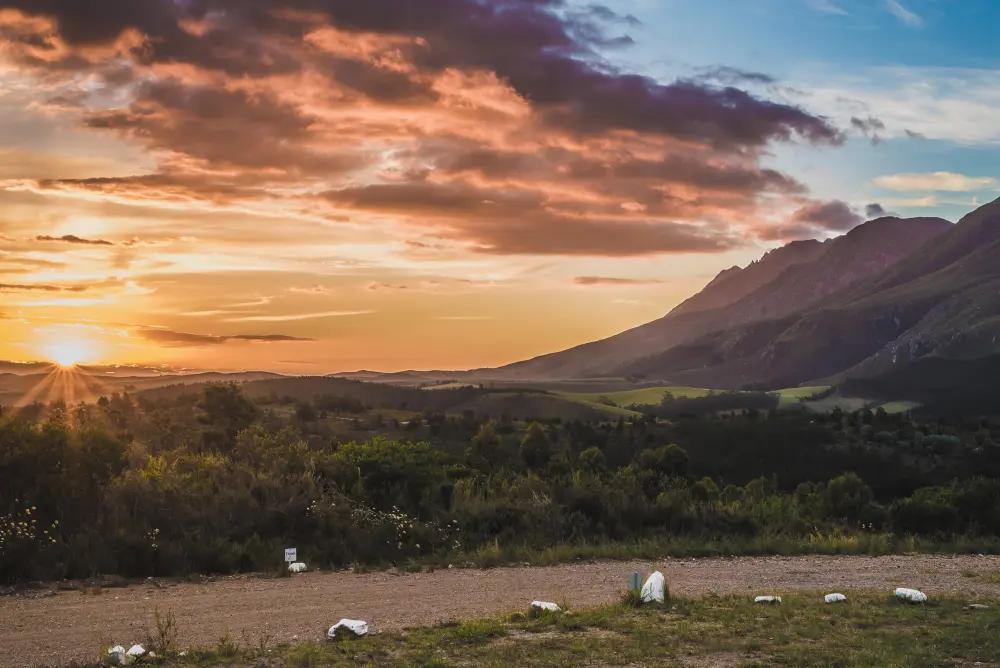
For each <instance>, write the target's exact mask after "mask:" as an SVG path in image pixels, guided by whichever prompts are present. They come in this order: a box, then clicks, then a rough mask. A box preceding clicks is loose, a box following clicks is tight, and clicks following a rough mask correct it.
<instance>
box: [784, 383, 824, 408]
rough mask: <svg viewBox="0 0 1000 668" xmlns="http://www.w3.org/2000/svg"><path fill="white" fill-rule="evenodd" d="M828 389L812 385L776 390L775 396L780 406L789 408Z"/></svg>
mask: <svg viewBox="0 0 1000 668" xmlns="http://www.w3.org/2000/svg"><path fill="white" fill-rule="evenodd" d="M829 389H830V386H829V385H814V386H812V387H788V388H785V389H784V390H778V391H777V392H775V394H777V395H778V399H779V400H780V404H779V405H780V406H789V405H792V404H797V403H799V402H801V401H802V400H803V399H808V398H809V397H813V396H816V395H817V394H820V393H821V392H826V391H827V390H829Z"/></svg>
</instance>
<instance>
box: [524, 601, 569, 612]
mask: <svg viewBox="0 0 1000 668" xmlns="http://www.w3.org/2000/svg"><path fill="white" fill-rule="evenodd" d="M531 607H532V608H533V609H535V610H539V611H541V610H547V611H548V612H560V611H561V610H562V608H560V607H559V606H558V605H556V604H555V603H550V602H549V601H532V602H531Z"/></svg>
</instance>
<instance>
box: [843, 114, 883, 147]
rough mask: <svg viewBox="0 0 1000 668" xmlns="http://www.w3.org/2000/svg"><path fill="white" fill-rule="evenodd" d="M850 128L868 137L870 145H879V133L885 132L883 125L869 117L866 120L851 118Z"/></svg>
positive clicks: (876, 119) (880, 136) (880, 139)
mask: <svg viewBox="0 0 1000 668" xmlns="http://www.w3.org/2000/svg"><path fill="white" fill-rule="evenodd" d="M851 127H853V128H854V129H856V130H858V131H859V132H860V133H861V134H863V135H864V136H865V137H868V139H869V140H870V141H871V143H872V144H879V143H881V141H882V135H881V134H880V133H881V132H883V131H884V130H885V123H883V122H882V121H881V120H879V119H878V118H875V117H874V116H869V117H868V118H858V117H857V116H852V117H851Z"/></svg>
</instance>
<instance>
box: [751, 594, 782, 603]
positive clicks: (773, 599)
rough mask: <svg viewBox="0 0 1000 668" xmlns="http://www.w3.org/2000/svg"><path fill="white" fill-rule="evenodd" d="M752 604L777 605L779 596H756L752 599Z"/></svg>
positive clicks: (779, 600) (779, 601)
mask: <svg viewBox="0 0 1000 668" xmlns="http://www.w3.org/2000/svg"><path fill="white" fill-rule="evenodd" d="M753 602H754V603H774V604H776V605H777V604H778V603H781V597H780V596H757V597H755V598H754V600H753Z"/></svg>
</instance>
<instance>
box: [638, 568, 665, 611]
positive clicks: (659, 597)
mask: <svg viewBox="0 0 1000 668" xmlns="http://www.w3.org/2000/svg"><path fill="white" fill-rule="evenodd" d="M666 587H667V580H666V578H664V577H663V573H661V572H660V571H653V574H652V575H650V576H649V577H648V578H646V582H645V583H643V585H642V590H641V591H640V592H639V596H640V597H641V598H642V602H643V603H652V602H653V601H656V602H657V603H663V599H664V593H665V590H666Z"/></svg>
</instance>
